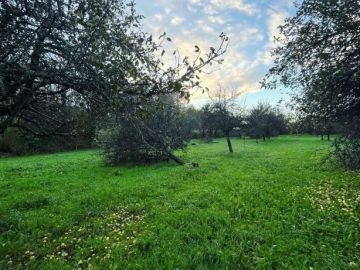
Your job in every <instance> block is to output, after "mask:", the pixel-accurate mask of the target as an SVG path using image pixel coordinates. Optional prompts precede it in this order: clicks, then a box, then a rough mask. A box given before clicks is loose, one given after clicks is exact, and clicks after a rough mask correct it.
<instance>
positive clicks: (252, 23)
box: [138, 0, 293, 101]
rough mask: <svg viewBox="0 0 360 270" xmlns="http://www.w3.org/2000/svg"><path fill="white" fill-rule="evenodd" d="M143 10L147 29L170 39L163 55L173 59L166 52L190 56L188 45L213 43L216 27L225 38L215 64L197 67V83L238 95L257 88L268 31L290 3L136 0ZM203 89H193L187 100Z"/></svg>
mask: <svg viewBox="0 0 360 270" xmlns="http://www.w3.org/2000/svg"><path fill="white" fill-rule="evenodd" d="M138 4H139V6H140V13H142V11H144V13H143V14H144V15H145V17H146V18H145V20H144V21H143V24H144V26H145V28H146V29H147V31H148V32H149V33H152V34H153V35H154V36H159V35H161V34H162V33H163V32H167V33H168V35H169V36H170V37H171V38H172V41H173V42H172V43H170V44H166V45H165V46H164V49H166V51H167V53H166V54H165V55H164V57H163V61H164V62H165V64H167V65H173V64H174V59H173V55H172V52H173V51H174V50H175V49H178V51H179V52H180V55H181V56H183V57H184V56H189V57H190V58H191V57H192V58H195V57H196V54H195V53H194V45H198V46H199V47H200V48H201V49H202V51H204V52H205V51H208V50H209V48H210V46H213V47H216V44H217V43H218V41H219V39H218V36H219V34H220V33H221V32H224V33H225V34H227V35H228V36H229V38H230V44H229V47H228V51H227V53H226V55H225V56H224V60H225V61H224V63H223V64H222V65H221V66H215V67H214V66H213V67H211V68H208V69H207V70H206V71H205V72H204V73H202V75H201V76H200V77H201V83H202V85H203V86H204V87H208V88H209V89H210V90H211V91H214V90H215V89H216V88H217V87H218V86H219V85H221V87H223V88H228V89H231V90H234V91H236V92H237V93H238V95H242V94H244V93H253V92H257V91H259V90H260V84H259V81H260V80H261V79H262V78H263V76H264V75H265V74H266V72H267V70H268V68H269V66H270V64H271V63H272V60H273V59H272V58H271V54H270V51H271V50H272V49H273V48H274V46H275V45H274V43H273V39H274V36H278V35H279V30H278V26H279V25H280V24H282V23H283V21H284V18H286V17H287V16H289V15H290V14H291V12H292V11H293V9H292V8H291V7H290V6H289V1H287V0H286V1H285V0H257V1H250V0H173V1H168V0H153V1H151V2H150V1H149V2H147V1H144V2H141V3H140V2H138ZM204 99H206V95H205V96H204V95H202V93H201V92H196V91H193V95H192V100H193V101H194V100H195V101H196V100H204Z"/></svg>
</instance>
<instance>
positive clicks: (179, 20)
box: [170, 16, 184, 26]
mask: <svg viewBox="0 0 360 270" xmlns="http://www.w3.org/2000/svg"><path fill="white" fill-rule="evenodd" d="M183 21H184V18H182V17H178V16H175V17H173V18H172V19H171V21H170V23H171V24H172V25H175V26H177V25H179V24H182V22H183Z"/></svg>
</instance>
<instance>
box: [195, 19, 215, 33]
mask: <svg viewBox="0 0 360 270" xmlns="http://www.w3.org/2000/svg"><path fill="white" fill-rule="evenodd" d="M196 26H197V27H198V28H199V29H200V30H201V31H202V32H205V33H213V32H214V29H213V28H212V27H211V26H209V24H207V23H206V22H205V21H202V20H199V21H196Z"/></svg>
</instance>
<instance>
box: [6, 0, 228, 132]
mask: <svg viewBox="0 0 360 270" xmlns="http://www.w3.org/2000/svg"><path fill="white" fill-rule="evenodd" d="M141 19H142V16H140V15H137V14H136V12H135V4H134V2H133V1H126V0H90V1H85V0H79V1H70V0H64V1H52V0H37V1H27V0H20V1H12V0H4V1H2V2H1V3H0V28H1V31H0V134H1V133H3V132H4V131H5V130H6V128H8V127H10V126H16V127H18V128H21V129H24V130H26V131H29V132H32V133H34V134H36V135H51V134H59V135H63V134H64V133H66V132H64V126H65V125H66V123H65V122H66V121H67V120H68V119H65V120H64V117H62V116H63V114H64V111H63V106H61V105H63V104H64V103H67V104H76V105H78V106H83V107H92V108H100V107H101V108H114V107H116V108H121V107H123V106H125V105H126V103H127V101H128V100H131V102H136V103H138V104H140V103H141V102H142V100H144V99H146V98H148V97H151V96H154V95H158V94H169V93H180V94H181V96H182V97H188V90H189V88H190V87H197V86H199V81H198V79H197V77H196V75H195V74H196V72H199V71H200V70H201V69H202V68H203V67H204V66H206V65H207V64H209V63H213V62H215V61H217V62H221V59H220V58H221V55H222V54H223V53H224V52H225V50H226V44H227V40H228V38H227V37H226V36H225V35H224V34H221V35H220V45H219V47H218V48H216V49H215V48H213V47H211V48H210V50H209V52H208V53H206V55H205V56H203V57H200V56H199V57H197V58H196V59H195V60H194V61H190V60H189V59H188V58H187V57H185V58H181V59H180V57H178V59H177V60H178V61H177V65H176V66H174V67H170V68H164V64H163V63H162V61H161V58H160V57H158V56H157V55H158V54H159V53H158V52H159V51H160V52H161V50H162V44H163V43H164V42H171V38H169V37H167V35H166V33H164V34H163V35H162V36H161V37H160V38H157V37H156V38H155V37H153V36H152V35H149V34H147V33H145V32H144V31H143V30H142V26H141ZM194 50H196V51H198V52H199V55H200V53H201V52H200V49H198V47H196V48H195V49H194ZM162 54H163V53H162Z"/></svg>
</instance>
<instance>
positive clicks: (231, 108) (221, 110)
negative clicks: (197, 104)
mask: <svg viewBox="0 0 360 270" xmlns="http://www.w3.org/2000/svg"><path fill="white" fill-rule="evenodd" d="M210 98H211V99H212V102H211V103H210V104H206V105H205V106H204V107H203V109H202V111H203V125H204V126H206V127H207V128H208V129H209V130H210V131H213V132H216V131H221V132H222V135H224V136H225V137H226V141H227V145H228V148H229V152H230V153H233V152H234V150H233V147H232V143H231V132H232V131H233V130H234V128H236V127H239V126H240V125H241V117H240V115H236V114H235V109H236V104H235V98H236V93H235V91H230V90H224V89H222V88H221V86H219V87H218V89H217V91H216V92H215V93H214V94H212V95H210ZM210 135H211V134H210ZM212 135H214V134H212Z"/></svg>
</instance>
